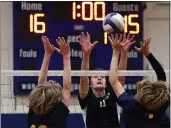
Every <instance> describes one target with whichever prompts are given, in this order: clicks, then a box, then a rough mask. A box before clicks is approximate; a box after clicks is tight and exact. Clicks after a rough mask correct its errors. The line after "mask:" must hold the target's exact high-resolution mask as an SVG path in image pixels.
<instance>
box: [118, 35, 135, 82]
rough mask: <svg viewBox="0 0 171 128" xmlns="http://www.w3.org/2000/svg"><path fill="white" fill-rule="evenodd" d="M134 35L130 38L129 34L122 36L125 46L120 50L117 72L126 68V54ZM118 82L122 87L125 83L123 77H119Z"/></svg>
mask: <svg viewBox="0 0 171 128" xmlns="http://www.w3.org/2000/svg"><path fill="white" fill-rule="evenodd" d="M134 37H135V36H134V35H133V36H131V35H130V33H129V34H128V35H127V36H126V33H124V35H123V40H122V42H125V43H126V44H125V46H124V47H123V48H122V49H121V58H120V62H119V70H126V68H127V58H128V57H127V56H128V55H127V54H128V50H129V48H130V46H131V45H132V43H134V41H133V40H134ZM118 81H119V82H120V83H121V84H122V85H123V84H124V83H125V76H119V77H118Z"/></svg>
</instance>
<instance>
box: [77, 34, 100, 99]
mask: <svg viewBox="0 0 171 128" xmlns="http://www.w3.org/2000/svg"><path fill="white" fill-rule="evenodd" d="M79 44H80V45H81V48H82V51H83V60H82V64H81V70H89V59H90V54H91V51H92V49H93V48H94V46H95V45H96V44H97V41H95V42H94V43H93V44H91V42H90V34H89V33H88V32H87V33H86V35H85V34H84V33H82V34H81V35H80V42H79ZM88 91H89V79H88V76H81V77H80V87H79V97H80V98H81V99H84V98H85V97H86V96H87V94H88Z"/></svg>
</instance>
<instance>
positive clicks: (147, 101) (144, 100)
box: [137, 80, 168, 110]
mask: <svg viewBox="0 0 171 128" xmlns="http://www.w3.org/2000/svg"><path fill="white" fill-rule="evenodd" d="M137 94H138V100H139V102H140V104H141V105H142V106H144V107H145V108H147V109H149V110H156V109H158V108H160V107H161V106H162V105H163V104H164V103H165V102H166V101H167V100H168V87H167V83H166V82H164V81H156V82H150V81H148V80H142V81H140V82H138V83H137Z"/></svg>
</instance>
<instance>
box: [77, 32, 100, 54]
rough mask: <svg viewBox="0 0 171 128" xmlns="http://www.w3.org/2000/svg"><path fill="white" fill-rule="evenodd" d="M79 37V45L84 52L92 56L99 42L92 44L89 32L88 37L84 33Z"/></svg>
mask: <svg viewBox="0 0 171 128" xmlns="http://www.w3.org/2000/svg"><path fill="white" fill-rule="evenodd" d="M79 37H80V42H79V44H80V45H81V48H82V51H83V52H84V53H86V54H90V53H91V51H92V49H93V48H94V47H95V45H96V44H97V43H98V41H95V42H94V43H91V42H90V34H89V33H88V32H86V35H85V34H84V33H83V32H82V33H81V35H79Z"/></svg>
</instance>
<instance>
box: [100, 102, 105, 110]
mask: <svg viewBox="0 0 171 128" xmlns="http://www.w3.org/2000/svg"><path fill="white" fill-rule="evenodd" d="M102 107H106V101H105V100H102V101H100V108H102Z"/></svg>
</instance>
